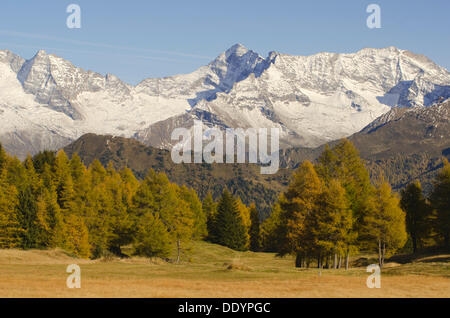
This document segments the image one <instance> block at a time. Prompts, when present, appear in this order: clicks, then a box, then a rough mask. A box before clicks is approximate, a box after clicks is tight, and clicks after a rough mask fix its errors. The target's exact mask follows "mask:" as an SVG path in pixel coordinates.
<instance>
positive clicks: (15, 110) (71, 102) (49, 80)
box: [0, 44, 450, 157]
mask: <svg viewBox="0 0 450 318" xmlns="http://www.w3.org/2000/svg"><path fill="white" fill-rule="evenodd" d="M448 97H450V73H449V72H448V71H447V70H445V69H444V68H442V67H440V66H438V65H436V64H435V63H433V62H432V61H431V60H429V59H428V58H426V57H424V56H421V55H415V54H413V53H411V52H409V51H405V50H400V49H397V48H394V47H389V48H384V49H363V50H361V51H359V52H357V53H354V54H336V53H318V54H315V55H312V56H291V55H286V54H280V53H276V52H271V53H269V56H268V57H267V58H263V57H261V56H260V55H259V54H257V53H255V52H253V51H251V50H248V49H246V48H245V47H243V46H242V45H239V44H237V45H235V46H233V47H231V48H230V49H229V50H227V51H226V52H224V53H222V54H221V55H220V56H218V57H217V58H216V59H215V60H214V61H212V62H211V63H210V64H208V65H206V66H203V67H201V68H199V69H198V70H196V71H195V72H193V73H191V74H186V75H177V76H172V77H166V78H160V79H146V80H144V81H143V82H141V83H140V84H138V85H136V86H131V85H128V84H126V83H124V82H122V81H121V80H120V79H118V78H117V77H115V76H113V75H109V74H108V75H106V76H102V75H100V74H98V73H94V72H92V71H85V70H82V69H80V68H77V67H75V66H73V65H72V64H71V63H70V62H68V61H66V60H64V59H62V58H59V57H57V56H54V55H51V54H46V53H45V52H44V51H39V52H38V53H37V54H36V55H35V56H34V57H33V58H32V59H30V60H28V61H25V60H24V59H22V58H21V57H19V56H17V55H14V54H13V53H11V52H9V51H0V123H1V125H0V141H1V142H2V143H3V144H4V146H5V148H6V149H7V150H8V151H9V152H11V153H15V154H17V155H18V156H20V157H23V156H24V155H25V154H26V153H27V152H30V153H32V154H33V153H36V152H37V151H39V150H43V149H57V148H60V147H62V146H65V145H66V144H68V143H69V142H70V141H73V140H75V139H77V138H78V137H80V136H81V135H83V134H85V133H97V134H111V135H116V136H124V137H135V138H137V139H139V140H140V141H143V142H144V143H146V144H149V145H152V146H156V147H170V146H171V140H170V134H171V132H172V130H173V129H174V128H176V127H186V128H189V127H191V126H192V125H193V122H194V120H195V119H200V120H202V121H203V123H204V124H205V125H206V126H218V127H231V128H249V127H255V128H263V127H264V128H270V127H279V128H281V129H282V134H281V138H282V140H281V142H282V144H283V145H285V146H286V145H300V146H306V147H315V146H318V145H320V144H323V143H325V142H327V141H330V140H334V139H337V138H341V137H344V136H349V135H351V134H353V133H355V132H357V131H359V130H361V129H362V128H364V127H366V126H367V125H368V124H370V123H371V122H372V121H373V120H375V119H376V118H377V117H379V116H380V115H383V114H384V113H386V112H388V111H389V110H390V109H391V108H392V107H395V106H399V107H413V106H418V107H422V106H429V105H432V104H434V103H436V102H437V101H439V100H441V99H442V98H444V99H445V98H448Z"/></svg>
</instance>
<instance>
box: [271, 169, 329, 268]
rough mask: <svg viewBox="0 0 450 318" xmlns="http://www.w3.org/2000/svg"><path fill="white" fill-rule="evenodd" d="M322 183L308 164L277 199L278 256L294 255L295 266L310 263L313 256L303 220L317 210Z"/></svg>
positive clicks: (296, 174)
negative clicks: (279, 208) (279, 237)
mask: <svg viewBox="0 0 450 318" xmlns="http://www.w3.org/2000/svg"><path fill="white" fill-rule="evenodd" d="M322 188H323V184H322V181H321V180H320V179H319V176H318V175H317V173H316V170H315V169H314V166H313V164H312V163H311V162H310V161H305V162H303V163H302V164H301V165H300V166H299V167H298V169H297V170H296V171H295V173H294V175H293V177H292V180H291V182H290V184H289V187H288V189H287V191H286V192H285V193H284V194H283V195H282V196H280V200H279V203H280V207H281V215H280V229H279V231H280V236H281V237H282V239H281V240H280V242H279V243H280V246H279V247H278V254H279V255H285V254H295V255H296V262H295V263H296V266H297V267H300V266H302V264H304V263H308V262H309V257H310V256H311V254H312V253H314V249H313V246H311V245H310V244H312V238H311V237H310V236H308V235H307V234H308V233H307V232H306V227H305V226H306V224H305V220H306V218H307V217H308V216H309V215H310V214H312V213H314V211H315V210H316V209H317V200H318V198H319V196H320V194H321V193H322Z"/></svg>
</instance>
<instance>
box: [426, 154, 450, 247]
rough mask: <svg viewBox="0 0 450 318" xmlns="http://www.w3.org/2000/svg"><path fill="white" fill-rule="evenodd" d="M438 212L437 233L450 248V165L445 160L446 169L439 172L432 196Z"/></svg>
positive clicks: (432, 202) (434, 206)
mask: <svg viewBox="0 0 450 318" xmlns="http://www.w3.org/2000/svg"><path fill="white" fill-rule="evenodd" d="M430 201H431V204H432V206H433V208H434V209H435V210H436V213H437V215H436V217H437V220H436V226H435V227H436V231H437V232H438V233H439V235H440V236H441V237H442V239H443V243H444V246H446V247H447V248H449V247H450V163H449V162H448V161H447V159H444V167H443V168H442V169H441V170H440V171H439V174H438V175H437V177H436V181H435V184H434V189H433V192H432V193H431V196H430Z"/></svg>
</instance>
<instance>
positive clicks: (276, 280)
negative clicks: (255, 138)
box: [0, 242, 450, 298]
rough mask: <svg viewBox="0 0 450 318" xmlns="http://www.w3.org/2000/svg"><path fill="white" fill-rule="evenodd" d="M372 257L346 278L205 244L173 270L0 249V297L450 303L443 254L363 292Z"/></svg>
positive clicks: (150, 263) (158, 263) (355, 264)
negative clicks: (73, 284)
mask: <svg viewBox="0 0 450 318" xmlns="http://www.w3.org/2000/svg"><path fill="white" fill-rule="evenodd" d="M375 257H376V256H375V255H360V256H357V257H353V258H352V262H351V264H352V267H351V268H350V269H349V270H348V271H345V270H344V269H340V270H332V269H330V270H329V269H323V270H319V269H317V268H310V269H299V268H295V267H294V266H293V264H294V259H293V258H292V257H284V258H278V257H275V255H274V254H271V253H254V252H237V251H233V250H231V249H228V248H225V247H222V246H219V245H214V244H210V243H206V242H194V243H192V244H191V245H190V246H188V247H187V248H186V249H185V250H184V251H183V255H182V262H181V263H180V264H175V263H172V262H168V261H165V260H162V259H159V258H154V259H148V258H141V257H131V258H122V259H119V258H114V257H110V258H103V259H99V260H83V259H78V258H75V257H73V256H71V255H69V254H68V253H66V252H65V251H63V250H60V249H56V250H47V251H44V250H29V251H22V250H0V297H2V298H5V297H8V298H9V297H38V298H40V297H77V298H79V297H80V298H83V297H108V298H110V297H112V298H115V297H146V298H153V297H161V298H167V297H175V298H177V297H183V298H184V297H186V298H200V297H220V298H230V297H236V298H250V297H263V298H265V297H294V298H296V297H445V298H448V297H450V255H448V254H439V255H428V256H426V255H424V256H420V257H416V258H411V259H407V262H406V263H405V262H404V261H401V262H393V261H389V260H388V262H387V263H386V265H385V267H384V268H383V270H382V273H381V288H380V289H369V288H368V287H367V286H366V280H367V277H368V276H369V275H370V273H367V272H366V265H367V264H372V263H376V258H375ZM399 260H402V259H401V258H399ZM69 264H78V265H79V266H80V267H81V288H80V289H69V288H67V286H66V279H67V277H68V276H69V274H68V273H66V268H67V265H69Z"/></svg>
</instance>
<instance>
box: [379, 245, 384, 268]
mask: <svg viewBox="0 0 450 318" xmlns="http://www.w3.org/2000/svg"><path fill="white" fill-rule="evenodd" d="M378 265H380V268H383V262H382V260H381V240H378Z"/></svg>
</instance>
